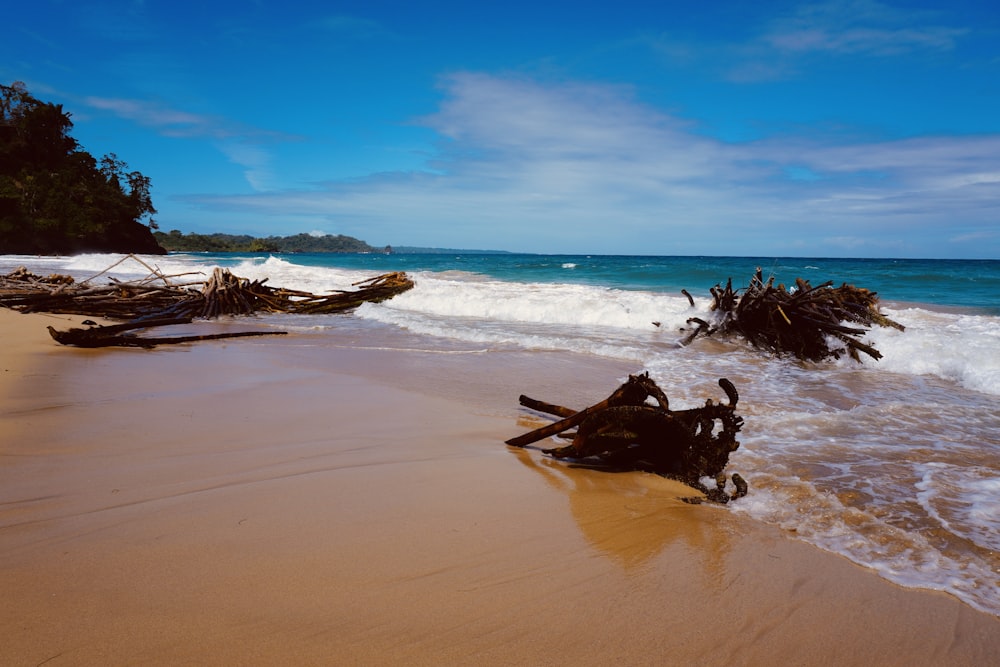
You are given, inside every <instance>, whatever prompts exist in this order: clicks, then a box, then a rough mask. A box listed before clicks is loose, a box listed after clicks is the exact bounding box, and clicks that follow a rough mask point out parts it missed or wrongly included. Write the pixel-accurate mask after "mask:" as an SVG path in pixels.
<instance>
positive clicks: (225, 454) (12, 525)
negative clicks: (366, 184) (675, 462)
mask: <svg viewBox="0 0 1000 667" xmlns="http://www.w3.org/2000/svg"><path fill="white" fill-rule="evenodd" d="M80 319H82V318H78V317H77V318H73V317H64V316H48V315H30V316H27V315H19V314H16V313H13V312H10V311H5V310H3V309H0V337H2V341H3V346H2V350H0V383H2V384H0V415H2V431H0V591H2V599H3V605H0V637H2V640H0V664H3V665H38V664H42V663H44V664H46V665H60V664H65V665H70V664H72V665H90V664H101V665H119V664H150V665H179V664H259V665H267V664H299V665H309V664H315V665H333V664H336V665H352V664H359V665H397V664H406V665H441V664H448V665H469V664H476V665H510V664H525V665H564V664H572V665H606V664H615V663H617V664H628V665H664V664H684V665H689V664H694V665H701V664H705V665H707V664H724V665H765V664H767V665H770V664H783V665H825V664H829V665H870V664H886V665H942V664H948V665H973V664H976V665H983V664H996V662H997V659H998V656H1000V619H998V618H996V617H993V616H989V615H986V614H982V613H979V612H977V611H975V610H973V609H972V608H970V607H968V606H967V605H965V604H963V603H961V602H959V601H957V600H956V599H954V598H952V597H950V596H947V595H944V594H940V593H934V592H926V591H916V590H909V589H904V588H901V587H899V586H896V585H894V584H891V583H889V582H887V581H885V580H883V579H881V578H879V577H877V576H876V575H875V574H874V573H872V572H870V571H868V570H866V569H864V568H862V567H859V566H857V565H854V564H852V563H850V562H848V561H846V560H845V559H842V558H840V557H837V556H834V555H831V554H828V553H824V552H821V551H819V550H817V549H815V548H813V547H811V546H809V545H806V544H804V543H801V542H799V541H796V540H794V539H793V538H792V537H791V536H790V535H788V534H786V533H782V532H781V531H778V530H777V529H773V528H770V527H767V526H764V525H761V524H758V523H755V522H753V521H751V520H748V519H746V518H745V517H742V516H738V515H733V514H731V513H730V512H728V511H727V510H726V509H725V508H720V507H714V506H704V505H702V506H696V505H689V504H685V503H682V502H680V501H679V500H677V497H678V495H681V494H683V493H685V491H684V489H683V487H680V486H679V485H677V484H674V483H671V482H668V481H665V480H662V479H659V478H657V477H654V476H650V475H644V474H639V473H628V474H608V473H601V472H595V471H588V470H578V469H572V468H569V467H567V466H566V465H564V464H563V463H560V462H553V461H549V460H547V459H545V458H544V457H542V456H541V455H540V454H539V453H538V452H537V451H533V450H523V451H522V450H513V449H510V448H507V447H506V446H504V445H503V444H502V443H503V440H504V439H506V438H508V437H510V436H512V435H517V434H519V433H521V432H523V431H524V430H526V429H527V428H530V427H531V422H530V420H528V419H527V416H526V415H525V413H524V412H523V411H522V410H520V409H519V408H518V406H517V403H516V401H517V395H518V394H519V393H521V392H525V393H529V394H532V395H536V396H537V397H539V398H545V399H550V400H555V399H557V398H560V396H562V395H563V394H556V390H557V389H559V390H560V391H564V392H568V393H570V394H571V395H572V397H573V399H574V400H575V402H574V401H569V400H567V401H565V402H566V404H577V403H579V402H581V401H582V402H583V403H584V404H586V402H588V401H589V402H593V401H596V400H599V399H600V398H603V396H604V395H606V394H607V393H609V392H610V389H613V388H614V386H615V383H616V382H617V381H618V380H619V379H620V378H621V377H622V375H623V374H624V373H625V372H627V371H628V369H624V368H620V367H617V366H616V365H615V364H611V363H608V362H602V361H595V360H593V359H587V358H578V357H576V358H575V357H572V356H570V355H550V354H547V353H530V354H529V353H510V354H509V355H489V356H487V355H476V354H464V355H463V354H450V355H449V354H433V353H427V352H412V351H410V352H403V351H399V350H392V349H380V348H379V346H377V345H358V344H356V342H355V341H350V340H345V341H343V344H342V345H334V346H329V345H323V344H320V343H319V339H318V338H317V337H316V336H312V335H309V334H308V333H298V334H294V335H291V336H287V337H281V338H252V339H238V340H234V341H217V342H205V343H196V344H193V345H184V346H177V347H176V348H170V347H167V348H159V349H157V350H154V351H146V350H129V349H109V350H79V349H74V348H65V347H61V346H58V345H56V344H55V343H54V342H53V341H51V340H50V339H49V337H48V335H47V333H46V332H45V329H44V326H45V324H48V323H50V322H52V321H56V322H58V324H59V325H62V326H68V325H70V324H71V323H73V322H78V321H80ZM220 326H225V325H220ZM230 326H231V325H230ZM239 328H244V329H245V328H246V327H245V326H244V327H239ZM327 338H329V337H327ZM616 374H617V375H616ZM609 382H610V384H609ZM751 492H752V489H751Z"/></svg>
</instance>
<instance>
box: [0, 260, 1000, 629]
mask: <svg viewBox="0 0 1000 667" xmlns="http://www.w3.org/2000/svg"><path fill="white" fill-rule="evenodd" d="M119 259H121V256H113V255H81V256H76V257H58V258H51V257H48V258H47V257H18V256H0V273H7V272H9V271H10V270H12V269H13V268H16V267H17V266H20V265H24V266H27V267H28V268H29V269H31V270H32V271H33V272H35V273H68V274H71V275H73V276H74V277H76V278H77V279H80V280H82V279H86V278H89V277H91V276H94V275H95V274H99V273H101V272H102V271H104V269H106V268H108V267H109V266H111V265H112V264H113V263H115V262H117V261H118V260H119ZM143 260H144V261H145V262H147V263H149V264H150V265H154V266H156V267H157V268H158V269H159V270H160V271H162V272H163V273H165V274H168V275H174V276H178V277H176V278H174V280H175V281H176V282H184V280H200V279H201V276H192V275H184V274H190V272H204V273H206V274H207V273H209V272H210V270H211V268H212V267H214V266H223V267H227V268H230V269H231V270H232V271H233V272H234V273H235V274H237V275H239V276H243V277H247V278H254V279H263V278H268V284H269V285H271V286H280V287H289V288H294V289H302V290H307V291H310V292H315V293H322V292H325V291H328V290H335V289H351V283H354V282H357V281H359V280H363V279H366V278H369V277H372V276H374V275H377V274H379V273H384V272H388V271H406V272H408V273H409V274H410V276H411V277H412V278H413V279H414V280H415V281H416V288H415V289H413V290H411V291H409V292H406V293H405V294H402V295H400V296H397V297H395V298H393V299H391V300H389V301H386V302H383V303H380V304H364V305H363V306H361V307H360V308H358V309H357V310H356V311H355V312H353V313H351V314H350V315H327V316H287V315H277V316H266V317H262V318H261V320H262V321H263V322H265V323H267V324H268V325H273V326H275V327H277V328H281V329H285V330H295V331H302V332H309V335H314V336H323V335H324V332H327V333H328V335H332V334H333V332H337V335H339V336H343V335H344V332H345V331H347V332H348V333H349V332H352V331H353V332H355V333H356V334H357V335H356V336H355V339H356V340H357V341H358V344H359V345H362V344H365V343H364V341H365V340H370V339H377V340H379V341H382V343H380V344H385V341H391V343H389V344H392V345H395V346H397V347H398V348H399V349H401V350H404V351H405V350H417V351H426V350H433V351H443V352H457V353H476V354H486V355H488V354H501V353H505V352H510V351H519V352H529V353H530V352H531V351H550V352H566V353H568V354H572V355H576V356H575V358H576V359H578V360H579V363H581V364H585V363H587V360H588V359H613V360H617V361H620V362H624V363H625V364H627V365H628V366H629V367H631V368H634V371H633V372H640V371H649V373H650V375H651V376H652V377H653V378H654V379H655V380H656V381H657V383H658V384H659V385H660V386H661V387H662V388H663V389H664V390H665V392H666V393H667V395H668V396H669V397H670V400H671V405H677V406H681V407H692V406H695V405H699V404H701V403H702V402H703V401H704V399H705V398H707V397H712V398H716V399H721V398H722V396H721V394H720V391H719V388H718V386H717V381H718V378H720V377H727V378H729V379H730V380H731V381H733V383H734V384H735V385H736V387H737V388H738V390H739V392H740V397H741V398H740V403H739V410H738V412H739V413H740V414H741V415H743V417H744V419H745V425H744V427H743V430H742V432H741V433H740V437H739V440H740V443H741V446H740V448H739V450H737V451H736V452H734V454H733V455H732V457H731V458H730V464H729V467H728V469H727V470H728V472H739V473H740V474H741V475H743V476H744V477H745V478H746V479H747V480H748V482H749V484H750V493H749V495H748V496H747V497H745V498H741V499H739V500H738V501H735V502H733V503H730V504H729V505H727V506H724V507H721V506H720V507H719V508H718V511H727V512H735V513H739V514H743V515H746V516H748V517H752V518H754V519H756V520H759V521H762V522H765V523H768V524H772V525H775V526H778V527H780V528H782V529H783V530H785V531H787V532H788V533H790V534H792V535H793V536H795V537H796V538H797V539H801V540H804V541H806V542H809V543H811V544H814V545H815V546H817V547H819V548H821V549H825V550H827V551H831V552H834V553H837V554H841V555H842V556H844V557H846V558H848V559H850V560H852V561H854V562H856V563H858V564H861V565H863V566H866V567H868V568H871V569H873V570H875V571H876V572H878V573H879V574H880V575H881V576H883V577H885V578H886V579H889V580H891V581H894V582H896V583H898V584H900V585H903V586H908V587H916V588H924V589H933V590H939V591H944V592H947V593H950V594H952V595H954V596H956V597H958V598H960V599H961V600H963V601H964V602H966V603H967V604H969V605H971V606H972V607H975V608H976V609H979V610H982V611H985V612H987V613H990V614H994V615H997V616H1000V594H998V592H997V591H998V590H1000V261H996V260H983V261H974V260H897V259H821V258H753V257H648V256H636V257H621V256H601V255H581V256H564V255H515V254H473V253H468V254H463V253H451V254H419V255H418V254H414V255H409V254H399V255H376V254H372V255H327V254H322V255H320V254H317V255H309V254H302V255H285V256H269V255H245V254H173V255H168V256H166V257H144V258H143ZM757 267H760V268H761V269H762V271H763V273H764V275H765V278H767V277H769V276H772V275H773V276H775V279H776V282H779V283H785V284H787V285H792V284H794V281H795V279H796V278H798V277H801V278H804V279H806V280H808V281H810V282H811V283H812V284H813V285H814V286H815V285H819V284H820V283H823V282H825V281H827V280H832V281H834V284H835V285H839V284H841V283H844V282H846V283H851V284H854V285H856V286H859V287H865V288H868V289H870V290H873V291H876V292H878V294H879V297H880V299H881V304H882V308H883V312H884V313H885V314H886V315H888V316H889V317H890V318H892V319H894V320H895V321H897V322H899V323H901V324H903V325H904V326H905V327H906V330H905V331H898V330H896V329H884V328H880V327H876V328H873V329H872V330H871V331H870V332H869V334H868V335H867V336H866V337H865V340H866V341H867V342H869V343H870V344H872V345H874V346H875V347H876V348H877V349H878V350H879V351H881V352H882V354H883V355H884V356H883V358H882V359H881V360H878V361H875V360H872V359H868V358H866V357H863V360H862V362H861V363H858V362H855V361H852V360H850V359H849V358H847V357H846V356H845V357H844V358H841V359H838V360H835V361H828V362H822V363H804V362H800V361H797V360H794V359H789V358H776V357H774V356H771V355H768V354H765V353H763V352H761V351H759V350H754V349H752V348H749V347H748V346H746V345H744V344H741V343H740V342H738V341H729V342H727V341H719V340H714V339H698V340H696V341H695V342H694V343H692V344H691V345H688V346H680V345H679V344H678V342H679V341H680V340H681V339H682V338H683V337H684V334H683V333H681V332H680V329H682V328H684V327H686V326H687V325H686V320H687V319H688V318H690V317H701V318H703V319H708V318H709V317H710V315H709V311H708V306H709V303H710V300H711V299H710V294H709V289H710V288H711V287H712V286H714V285H716V284H717V283H722V284H725V282H726V280H727V279H729V278H732V279H733V285H734V287H742V286H745V285H746V284H747V283H748V281H749V279H750V277H751V276H752V275H753V273H754V271H755V270H756V268H757ZM147 274H148V270H147V269H146V268H145V267H143V266H142V265H141V264H139V263H138V262H135V261H133V260H127V261H126V262H123V263H122V264H120V265H119V266H117V267H115V268H114V269H113V270H112V271H111V272H110V273H107V274H102V275H101V276H100V277H98V278H96V279H95V280H96V281H98V282H99V283H102V281H105V280H106V279H107V277H108V276H115V277H117V278H119V279H123V280H128V279H135V278H140V277H144V276H146V275H147ZM681 289H686V290H687V291H688V292H690V293H691V295H692V296H693V297H694V299H695V305H694V306H693V307H692V306H691V305H690V304H689V302H688V299H687V297H685V296H684V295H682V294H681V292H680V290H681ZM654 322H657V323H659V326H656V325H654V324H653V323H654ZM320 353H321V352H320ZM622 380H624V377H621V378H614V379H613V381H611V380H609V383H608V385H607V387H602V388H598V393H599V394H600V395H601V397H603V396H604V395H606V394H608V393H610V392H611V390H613V389H614V388H615V387H616V386H617V384H618V383H620V382H621V381H622ZM605 390H606V391H605ZM537 398H542V399H545V400H553V399H555V398H557V397H552V396H539V397H537ZM516 400H517V397H516V396H512V397H511V409H512V410H514V409H515V408H516ZM578 407H582V406H578ZM519 432H520V431H519V430H518V427H517V426H516V425H515V424H512V431H511V435H517V434H518V433H519ZM498 446H499V443H498Z"/></svg>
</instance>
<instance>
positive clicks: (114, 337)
mask: <svg viewBox="0 0 1000 667" xmlns="http://www.w3.org/2000/svg"><path fill="white" fill-rule="evenodd" d="M190 322H191V318H190V317H181V318H168V319H139V320H133V321H132V322H127V323H125V324H113V325H110V326H94V327H91V328H89V329H76V328H73V329H68V330H66V331H58V330H56V329H54V328H52V327H47V328H48V330H49V335H50V336H52V338H53V339H54V340H55V341H56V342H58V343H62V344H63V345H73V346H75V347H143V348H151V347H156V346H157V345H171V344H177V343H192V342H195V341H203V340H219V339H222V338H246V337H249V336H280V335H284V334H285V333H286V332H284V331H235V332H230V333H217V334H203V335H192V336H168V337H150V336H138V335H136V333H135V332H136V331H137V330H141V329H151V328H153V327H162V326H170V325H172V324H188V323H190Z"/></svg>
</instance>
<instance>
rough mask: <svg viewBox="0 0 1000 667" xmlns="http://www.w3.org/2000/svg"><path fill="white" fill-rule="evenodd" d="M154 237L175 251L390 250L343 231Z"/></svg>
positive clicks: (162, 234)
mask: <svg viewBox="0 0 1000 667" xmlns="http://www.w3.org/2000/svg"><path fill="white" fill-rule="evenodd" d="M154 237H155V238H156V240H157V242H158V243H159V244H160V245H161V246H163V247H164V248H166V249H167V250H169V251H174V252H275V253H285V252H386V250H384V249H381V248H373V247H371V246H370V245H368V244H367V243H365V242H364V241H361V240H358V239H356V238H353V237H351V236H344V235H343V234H338V235H336V236H334V235H332V234H329V235H325V236H313V235H312V234H296V235H294V236H268V237H267V238H255V237H253V236H247V235H245V234H238V235H236V234H182V233H181V232H180V231H178V230H176V229H173V230H171V231H170V232H169V233H167V234H164V233H163V232H156V233H154Z"/></svg>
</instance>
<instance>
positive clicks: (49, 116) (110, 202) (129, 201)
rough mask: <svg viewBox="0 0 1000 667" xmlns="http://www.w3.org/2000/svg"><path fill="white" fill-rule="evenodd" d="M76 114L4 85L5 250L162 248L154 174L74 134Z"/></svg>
mask: <svg viewBox="0 0 1000 667" xmlns="http://www.w3.org/2000/svg"><path fill="white" fill-rule="evenodd" d="M72 127H73V123H72V121H70V114H69V113H67V112H65V111H63V108H62V105H61V104H52V103H49V102H41V101H39V100H37V99H35V98H34V97H32V96H31V95H30V94H29V93H28V91H27V89H26V88H25V86H24V84H23V83H20V82H14V83H13V84H12V85H10V86H5V85H0V253H3V254H74V253H79V252H136V253H148V254H162V253H164V252H165V251H164V250H163V248H161V247H160V246H159V244H157V242H156V240H155V238H154V237H153V233H152V230H153V229H155V228H156V223H155V221H154V220H153V218H152V215H153V214H154V213H156V209H155V208H153V202H152V199H151V197H150V179H149V178H148V177H146V176H143V175H142V174H141V173H139V172H138V171H129V168H128V165H127V164H126V163H125V162H124V161H123V160H120V159H119V158H118V156H117V155H115V154H114V153H111V154H109V155H105V156H104V157H102V158H101V159H100V160H97V159H95V158H94V157H93V156H92V155H91V154H90V153H88V152H87V151H85V150H83V149H81V148H80V146H79V144H78V143H77V141H76V140H75V139H74V138H73V137H72V136H70V130H71V129H72Z"/></svg>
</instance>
